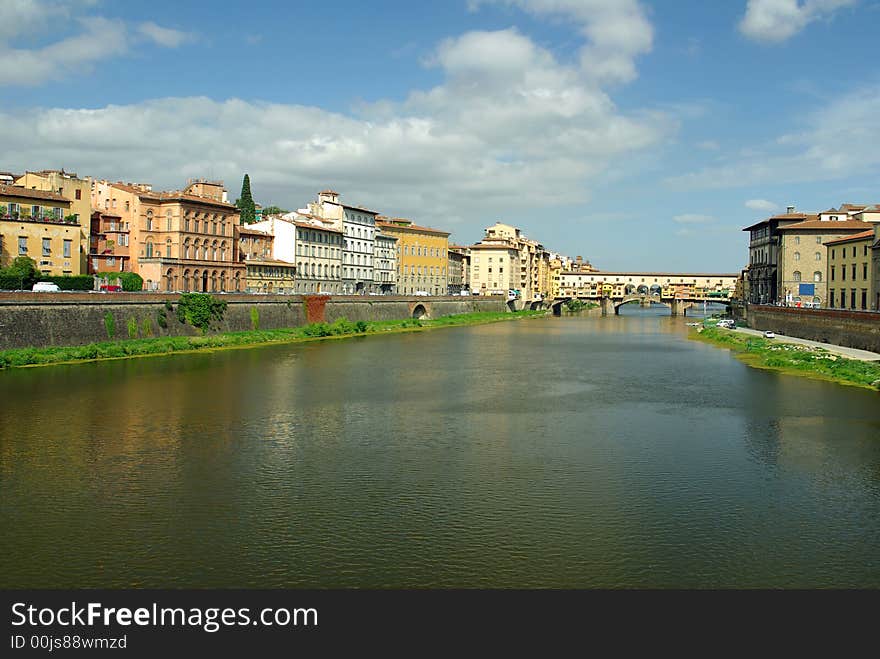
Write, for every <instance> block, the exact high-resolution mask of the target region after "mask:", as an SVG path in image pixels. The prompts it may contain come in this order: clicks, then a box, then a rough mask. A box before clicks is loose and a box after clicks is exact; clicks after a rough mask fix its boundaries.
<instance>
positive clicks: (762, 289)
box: [743, 206, 818, 304]
mask: <svg viewBox="0 0 880 659" xmlns="http://www.w3.org/2000/svg"><path fill="white" fill-rule="evenodd" d="M816 219H818V217H817V216H815V215H813V216H810V215H807V214H806V213H796V212H795V208H794V206H789V207H788V209H787V210H786V212H785V213H784V214H780V215H774V216H772V217H768V218H767V219H766V220H761V221H760V222H756V223H755V224H752V225H751V226H748V227H746V228H745V229H743V231H748V232H749V266H748V277H749V281H748V286H747V287H744V288H748V291H749V298H748V300H746V301H747V302H751V303H753V304H773V303H775V302H777V301H778V299H779V296H780V293H779V281H778V278H779V241H780V233H779V228H780V227H783V226H787V225H790V224H797V223H799V222H804V221H807V220H816Z"/></svg>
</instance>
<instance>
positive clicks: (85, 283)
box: [40, 275, 95, 291]
mask: <svg viewBox="0 0 880 659" xmlns="http://www.w3.org/2000/svg"><path fill="white" fill-rule="evenodd" d="M40 281H51V282H54V283H55V284H58V288H60V289H61V290H62V291H93V290H95V278H94V277H93V276H92V275H77V276H75V277H46V276H45V275H44V276H42V277H40Z"/></svg>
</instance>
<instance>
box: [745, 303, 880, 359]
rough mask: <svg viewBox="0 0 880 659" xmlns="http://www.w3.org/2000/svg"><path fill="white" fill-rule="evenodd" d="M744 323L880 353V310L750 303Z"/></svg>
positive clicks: (759, 328) (781, 332)
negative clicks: (773, 305)
mask: <svg viewBox="0 0 880 659" xmlns="http://www.w3.org/2000/svg"><path fill="white" fill-rule="evenodd" d="M746 322H748V324H749V327H752V328H754V329H758V330H771V331H774V332H779V333H780V334H786V335H788V336H796V337H799V338H801V339H810V340H812V341H822V342H823V343H833V344H836V345H841V346H846V347H848V348H859V349H861V350H871V351H872V352H880V313H872V312H865V311H838V310H833V309H796V308H791V307H771V306H760V305H754V304H751V305H749V306H748V307H747V308H746Z"/></svg>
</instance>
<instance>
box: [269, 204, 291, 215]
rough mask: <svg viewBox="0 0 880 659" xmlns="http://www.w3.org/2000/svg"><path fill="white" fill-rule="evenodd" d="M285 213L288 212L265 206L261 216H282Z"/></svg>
mask: <svg viewBox="0 0 880 659" xmlns="http://www.w3.org/2000/svg"><path fill="white" fill-rule="evenodd" d="M287 212H288V211H286V210H285V209H283V208H280V207H278V206H266V208H264V209H263V216H266V215H283V214H284V213H287Z"/></svg>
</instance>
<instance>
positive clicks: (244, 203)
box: [235, 174, 257, 224]
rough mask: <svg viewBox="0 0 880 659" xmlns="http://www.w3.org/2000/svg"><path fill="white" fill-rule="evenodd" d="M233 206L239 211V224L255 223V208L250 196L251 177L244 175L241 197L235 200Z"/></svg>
mask: <svg viewBox="0 0 880 659" xmlns="http://www.w3.org/2000/svg"><path fill="white" fill-rule="evenodd" d="M235 205H236V206H238V209H239V210H240V211H241V223H242V224H253V223H254V222H256V219H257V218H256V206H255V205H254V198H253V197H252V196H251V177H250V176H248V175H247V174H245V175H244V180H242V182H241V196H240V197H239V198H238V199H236V200H235Z"/></svg>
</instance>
